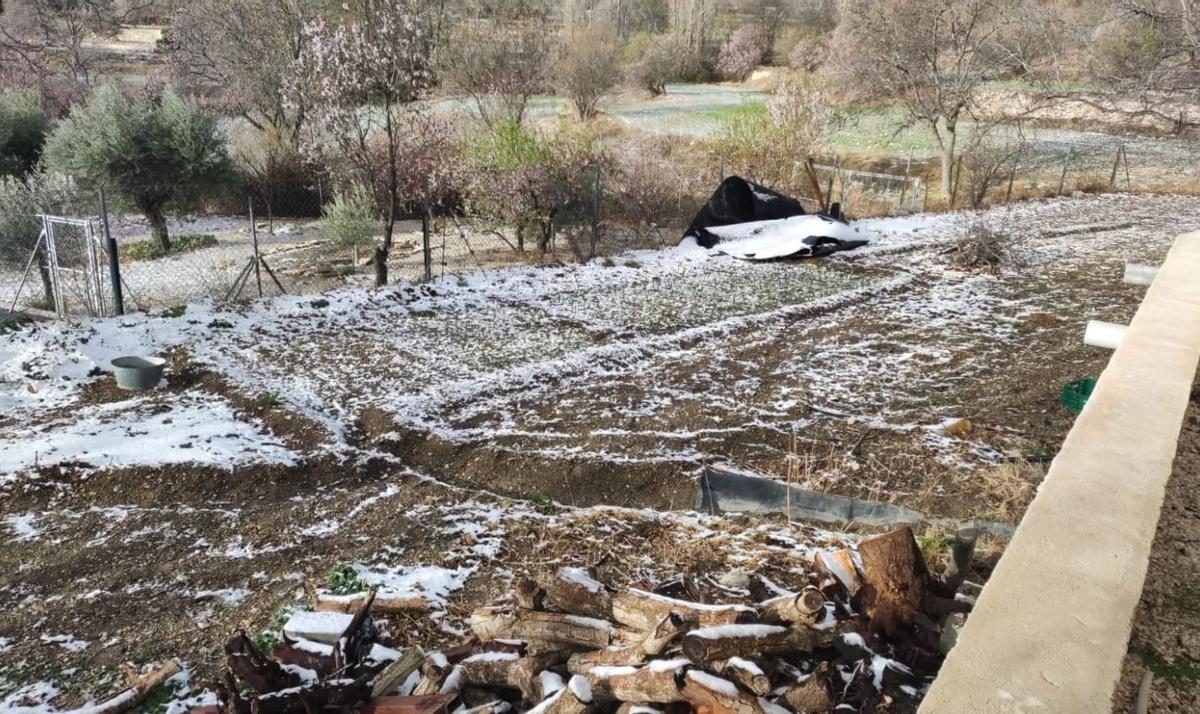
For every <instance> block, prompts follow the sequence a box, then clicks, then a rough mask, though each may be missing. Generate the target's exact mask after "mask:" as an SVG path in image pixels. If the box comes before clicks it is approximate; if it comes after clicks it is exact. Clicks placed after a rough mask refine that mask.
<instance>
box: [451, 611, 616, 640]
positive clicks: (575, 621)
mask: <svg viewBox="0 0 1200 714" xmlns="http://www.w3.org/2000/svg"><path fill="white" fill-rule="evenodd" d="M471 630H472V632H474V633H475V636H476V637H478V638H479V639H480V640H482V641H483V642H491V641H493V640H498V639H517V640H526V641H536V642H541V643H548V644H552V645H559V646H563V647H577V648H590V649H599V648H601V647H608V646H609V645H610V644H611V643H612V641H613V636H614V630H613V626H612V623H610V622H608V621H607V620H599V619H596V618H592V617H582V616H579V615H565V614H561V613H556V612H533V611H529V610H521V611H513V610H511V609H508V608H502V607H481V608H478V609H476V610H475V611H474V612H472V613H471Z"/></svg>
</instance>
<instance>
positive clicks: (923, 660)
mask: <svg viewBox="0 0 1200 714" xmlns="http://www.w3.org/2000/svg"><path fill="white" fill-rule="evenodd" d="M955 546H956V547H955V552H954V562H953V563H952V564H951V565H950V567H948V568H947V572H946V573H945V574H944V575H943V576H942V577H941V578H935V577H933V576H932V575H931V574H930V573H929V571H928V569H927V567H926V564H925V561H924V558H923V557H922V555H921V552H920V550H919V548H918V546H917V543H916V541H915V540H914V538H913V535H912V532H911V531H910V530H909V529H908V528H902V529H899V530H896V531H892V532H890V533H886V534H884V535H880V536H876V537H873V538H868V539H866V540H864V541H863V542H862V543H860V544H859V546H858V547H857V548H856V549H854V550H853V551H851V550H842V551H837V552H832V553H819V554H818V555H817V556H816V557H815V559H814V562H813V573H812V576H811V582H809V583H807V584H805V585H804V587H802V588H801V589H800V590H799V591H797V592H789V591H784V590H782V589H780V588H779V587H778V586H776V585H774V584H773V583H771V582H770V581H768V580H766V579H765V578H754V577H752V578H751V581H750V582H749V584H748V587H746V588H744V589H740V590H739V589H733V588H727V589H725V590H724V592H725V593H726V594H727V595H728V597H726V598H723V599H724V600H726V601H725V602H719V603H718V602H703V601H702V599H703V598H702V597H701V595H700V593H699V591H698V590H697V589H696V587H695V585H694V583H691V582H690V581H687V580H686V579H676V580H674V581H672V582H670V583H667V584H663V585H662V586H660V587H657V588H651V589H646V590H643V589H637V588H626V589H619V590H614V589H613V588H609V587H607V586H606V585H604V584H603V583H601V582H599V581H597V580H595V579H594V578H593V577H592V576H591V575H590V574H589V573H588V572H586V571H585V570H583V569H580V568H567V567H563V568H559V569H558V570H557V571H555V572H552V573H546V574H544V575H541V576H538V577H535V578H530V579H524V580H520V581H518V582H517V584H516V587H515V589H514V592H513V593H512V594H511V596H510V597H509V598H508V599H506V600H504V601H501V602H498V603H496V604H494V605H490V606H487V607H482V608H479V609H477V610H476V611H475V612H474V613H472V615H471V618H470V625H471V630H472V633H473V637H472V638H471V639H470V640H469V641H468V642H466V643H464V644H462V645H460V646H457V647H452V648H448V649H445V650H442V651H439V652H433V653H430V654H425V653H423V652H422V651H421V649H420V648H419V647H411V648H408V649H405V650H403V651H396V650H387V652H390V653H391V655H390V656H389V657H381V656H380V655H379V654H378V653H377V652H376V650H378V649H379V647H378V646H377V645H376V639H377V634H378V631H377V629H376V626H375V624H374V622H373V620H372V617H371V614H370V612H371V604H372V600H373V599H374V598H373V595H368V596H366V597H365V598H364V599H363V601H362V605H361V606H360V607H359V609H358V610H357V612H356V613H355V614H354V615H353V617H352V618H351V619H350V620H349V623H348V624H347V626H346V627H345V628H344V630H343V631H342V632H341V634H340V635H338V636H337V637H336V643H335V644H332V645H320V644H318V643H313V642H307V641H303V640H298V639H295V638H289V637H285V638H284V641H283V642H282V643H281V644H280V645H279V646H277V647H276V648H275V651H274V652H272V653H271V656H270V657H267V656H266V655H265V654H264V653H261V652H259V651H257V649H256V648H255V647H254V645H253V643H252V642H251V641H250V639H248V638H247V637H246V636H245V635H244V634H239V635H238V636H236V637H234V638H233V639H232V640H231V641H230V642H229V643H228V644H227V646H226V653H227V655H228V656H227V672H226V674H225V680H224V681H223V682H221V683H215V684H210V685H209V686H210V688H211V689H213V690H214V691H215V692H216V693H217V695H218V699H219V701H220V705H219V707H218V709H219V710H220V711H222V712H224V711H233V712H236V713H237V714H284V713H292V712H305V714H316V712H318V711H320V710H322V709H338V710H341V711H347V710H349V709H352V708H355V707H359V708H362V710H363V711H365V712H374V713H375V714H407V713H409V712H423V713H430V714H432V713H434V712H439V711H444V710H445V711H448V710H450V709H451V708H455V709H456V710H459V711H466V712H471V713H472V714H499V713H500V712H506V711H509V710H517V711H535V712H537V714H581V713H582V712H585V711H589V712H590V711H610V712H611V711H620V712H622V713H623V714H630V713H632V712H634V711H642V710H648V709H653V710H661V709H665V708H671V709H672V710H674V711H677V712H683V711H687V710H691V709H694V710H696V711H703V712H737V713H738V714H762V713H766V714H779V713H780V712H783V711H793V712H826V711H834V710H835V708H836V710H838V711H855V712H875V711H887V710H891V708H892V705H893V703H894V702H901V703H903V702H912V701H914V700H915V698H917V697H919V694H920V691H921V690H922V688H923V687H924V685H925V684H926V683H927V682H928V681H929V677H930V676H931V675H932V674H933V673H935V672H936V669H937V666H938V664H939V663H940V654H939V652H938V638H939V634H940V630H941V625H942V623H943V622H944V621H945V619H946V617H947V616H948V615H949V614H951V613H954V612H966V611H967V610H968V609H969V605H968V604H967V603H965V602H961V601H960V600H957V599H955V592H956V590H957V589H958V586H959V585H960V584H961V583H962V580H963V574H964V573H965V571H966V566H967V565H968V564H969V563H970V560H971V558H972V553H973V548H974V534H973V533H964V534H962V535H961V536H960V537H959V538H957V539H956V544H955ZM752 593H753V595H752ZM755 595H757V597H755ZM685 598H686V599H685ZM326 614H329V613H326ZM334 616H335V617H346V616H345V615H334ZM286 632H287V629H286V628H285V634H286ZM385 649H386V648H385ZM389 660H390V661H389Z"/></svg>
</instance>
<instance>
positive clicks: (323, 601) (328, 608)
mask: <svg viewBox="0 0 1200 714" xmlns="http://www.w3.org/2000/svg"><path fill="white" fill-rule="evenodd" d="M367 597H368V595H367V594H366V593H361V594H359V595H325V594H319V595H316V596H315V597H314V599H313V603H312V606H313V610H316V611H317V612H340V613H343V614H346V615H353V614H354V613H356V612H358V611H359V610H360V609H362V606H363V603H365V602H366V601H367ZM427 610H429V603H428V602H427V601H426V600H425V598H422V597H418V596H416V595H412V596H401V597H394V596H391V597H377V598H375V600H374V602H372V604H371V612H372V613H373V614H376V615H402V614H407V613H412V612H424V611H427Z"/></svg>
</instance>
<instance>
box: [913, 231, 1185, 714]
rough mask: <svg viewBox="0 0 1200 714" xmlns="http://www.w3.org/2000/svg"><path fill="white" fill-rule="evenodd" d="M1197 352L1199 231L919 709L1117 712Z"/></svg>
mask: <svg viewBox="0 0 1200 714" xmlns="http://www.w3.org/2000/svg"><path fill="white" fill-rule="evenodd" d="M1112 279H1113V280H1114V281H1116V280H1120V279H1121V276H1120V275H1117V274H1114V275H1113V276H1112ZM1129 289H1131V290H1136V289H1138V288H1133V287H1130V288H1129ZM1198 358H1200V233H1191V234H1188V235H1185V236H1182V237H1180V238H1178V239H1177V240H1176V241H1175V244H1174V246H1173V247H1172V248H1171V251H1170V254H1169V255H1168V257H1167V260H1166V262H1165V263H1164V265H1163V267H1162V269H1161V270H1160V271H1159V273H1158V276H1157V277H1156V278H1155V280H1154V283H1153V285H1151V286H1150V288H1149V289H1148V290H1147V293H1146V297H1145V299H1144V301H1143V302H1142V305H1141V307H1140V308H1139V309H1138V313H1137V316H1136V317H1135V318H1134V320H1133V322H1132V323H1131V324H1130V328H1129V332H1128V333H1127V334H1126V337H1125V339H1124V341H1123V342H1122V343H1121V346H1120V347H1119V348H1118V349H1117V350H1116V351H1115V352H1114V353H1113V356H1112V359H1111V361H1110V362H1109V364H1108V367H1107V368H1106V369H1105V370H1104V373H1103V374H1102V375H1101V377H1100V380H1099V383H1098V384H1097V386H1096V391H1095V392H1094V393H1093V394H1092V397H1091V399H1089V401H1088V403H1087V406H1086V407H1085V408H1084V410H1083V413H1082V414H1080V415H1079V418H1078V420H1077V421H1076V422H1075V426H1074V427H1073V428H1072V429H1071V432H1070V434H1068V435H1067V439H1066V441H1065V442H1064V443H1063V448H1062V451H1060V452H1059V455H1058V457H1057V458H1056V459H1055V460H1054V463H1053V464H1052V465H1051V467H1050V471H1049V473H1048V474H1047V475H1046V480H1045V482H1044V483H1043V484H1042V487H1041V489H1040V491H1039V493H1038V495H1037V498H1035V499H1034V501H1033V504H1032V505H1031V506H1030V507H1029V511H1028V512H1027V513H1026V514H1025V518H1024V520H1023V521H1022V522H1021V524H1020V527H1019V528H1018V529H1017V532H1016V534H1015V535H1014V536H1013V540H1012V542H1011V543H1010V544H1009V546H1008V549H1007V551H1006V552H1005V554H1004V556H1003V557H1002V558H1001V559H1000V563H999V565H998V566H997V568H996V570H995V572H994V573H993V574H992V577H991V579H990V580H989V581H988V583H987V585H986V587H984V589H983V593H982V595H981V596H980V598H979V602H978V605H977V606H976V608H975V610H974V612H973V613H972V614H971V615H970V617H969V618H968V619H967V624H966V626H965V627H964V628H963V630H962V632H961V633H960V635H959V638H958V644H957V645H956V646H955V648H954V650H953V651H951V653H950V655H949V657H948V658H947V659H946V663H945V665H944V666H943V667H942V671H941V673H940V674H939V676H938V678H937V680H935V681H934V683H933V686H932V687H931V689H930V691H929V693H928V695H927V696H926V698H925V701H924V702H923V704H922V705H921V708H920V712H921V714H986V713H988V712H1051V713H1053V714H1069V713H1071V712H1104V713H1105V714H1108V713H1109V712H1110V711H1111V709H1112V704H1111V701H1110V700H1111V697H1112V693H1113V690H1114V689H1115V687H1116V684H1117V680H1118V678H1119V677H1120V674H1121V665H1122V661H1123V659H1124V657H1125V650H1126V645H1127V643H1128V640H1129V633H1130V628H1131V627H1132V622H1133V615H1134V611H1135V609H1136V608H1137V604H1138V600H1139V598H1140V596H1141V592H1142V583H1143V582H1144V580H1145V577H1146V568H1147V565H1148V562H1149V555H1150V546H1151V543H1152V542H1153V540H1154V533H1155V529H1156V527H1157V524H1158V515H1159V510H1160V509H1161V507H1162V502H1163V493H1164V489H1165V486H1166V482H1167V479H1168V478H1169V477H1170V475H1171V464H1172V461H1173V460H1174V458H1175V445H1176V440H1177V438H1178V435H1179V432H1180V428H1181V426H1182V424H1183V416H1184V410H1185V409H1186V407H1187V402H1188V397H1189V394H1190V392H1191V388H1192V381H1193V379H1194V377H1195V374H1196V366H1197V359H1198Z"/></svg>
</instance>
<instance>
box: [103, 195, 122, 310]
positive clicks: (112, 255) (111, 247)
mask: <svg viewBox="0 0 1200 714" xmlns="http://www.w3.org/2000/svg"><path fill="white" fill-rule="evenodd" d="M100 225H101V226H102V227H103V228H104V249H105V250H106V251H108V279H109V280H111V281H112V298H113V311H114V312H115V313H116V314H117V315H124V314H125V293H124V292H122V290H121V263H120V262H119V261H118V259H117V241H116V239H115V238H113V237H112V231H110V230H109V228H108V200H107V198H106V197H105V195H104V189H100Z"/></svg>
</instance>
